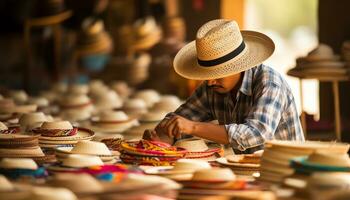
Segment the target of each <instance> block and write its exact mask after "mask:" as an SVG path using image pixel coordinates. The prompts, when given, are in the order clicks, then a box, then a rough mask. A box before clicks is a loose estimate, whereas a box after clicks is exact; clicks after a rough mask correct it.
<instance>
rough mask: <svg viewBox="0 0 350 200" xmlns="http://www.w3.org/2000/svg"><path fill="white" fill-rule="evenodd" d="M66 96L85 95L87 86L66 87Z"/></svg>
mask: <svg viewBox="0 0 350 200" xmlns="http://www.w3.org/2000/svg"><path fill="white" fill-rule="evenodd" d="M67 93H68V94H78V95H79V94H87V93H89V85H87V84H72V85H69V86H68V89H67Z"/></svg>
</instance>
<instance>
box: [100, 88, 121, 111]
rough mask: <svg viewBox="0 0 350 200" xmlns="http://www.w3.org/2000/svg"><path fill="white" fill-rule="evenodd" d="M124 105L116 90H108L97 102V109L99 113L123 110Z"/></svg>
mask: <svg viewBox="0 0 350 200" xmlns="http://www.w3.org/2000/svg"><path fill="white" fill-rule="evenodd" d="M122 105H123V101H122V99H121V98H120V97H119V95H118V94H117V93H116V92H115V91H114V90H107V91H106V92H104V93H103V94H101V95H99V96H98V97H97V98H96V100H95V107H96V109H97V110H98V111H104V110H113V109H116V108H121V107H122Z"/></svg>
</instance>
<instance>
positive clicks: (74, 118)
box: [60, 109, 91, 122]
mask: <svg viewBox="0 0 350 200" xmlns="http://www.w3.org/2000/svg"><path fill="white" fill-rule="evenodd" d="M60 117H61V118H62V119H63V120H68V121H70V122H81V121H85V120H88V119H90V117H91V111H90V110H81V111H76V110H74V109H73V110H72V109H66V110H63V111H62V112H61V113H60Z"/></svg>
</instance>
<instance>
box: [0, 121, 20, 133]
mask: <svg viewBox="0 0 350 200" xmlns="http://www.w3.org/2000/svg"><path fill="white" fill-rule="evenodd" d="M19 131H20V129H19V128H18V127H17V126H14V127H7V126H6V124H4V123H2V122H0V134H13V133H17V132H19Z"/></svg>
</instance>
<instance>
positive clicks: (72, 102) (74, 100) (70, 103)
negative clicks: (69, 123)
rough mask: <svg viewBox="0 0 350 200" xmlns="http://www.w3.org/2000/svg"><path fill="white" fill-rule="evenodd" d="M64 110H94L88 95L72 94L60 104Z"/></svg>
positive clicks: (65, 97)
mask: <svg viewBox="0 0 350 200" xmlns="http://www.w3.org/2000/svg"><path fill="white" fill-rule="evenodd" d="M60 105H61V107H62V108H63V109H87V110H92V108H91V106H92V102H91V100H90V98H89V97H88V96H87V95H86V94H70V95H67V96H64V97H63V98H62V99H61V103H60Z"/></svg>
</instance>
